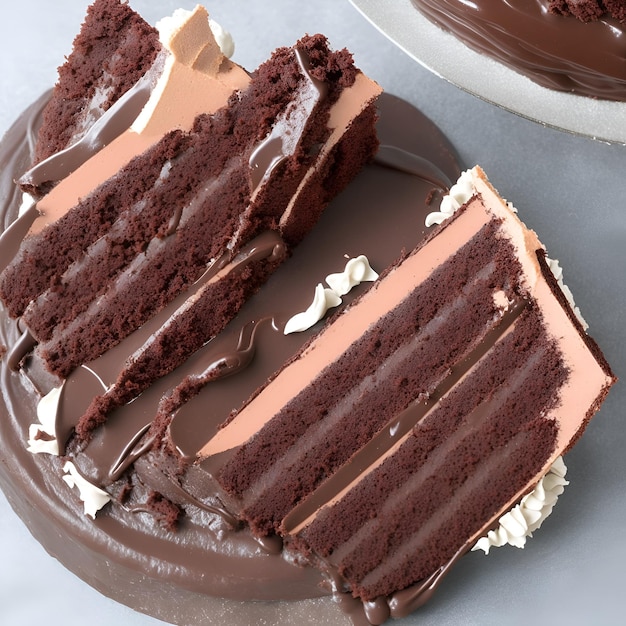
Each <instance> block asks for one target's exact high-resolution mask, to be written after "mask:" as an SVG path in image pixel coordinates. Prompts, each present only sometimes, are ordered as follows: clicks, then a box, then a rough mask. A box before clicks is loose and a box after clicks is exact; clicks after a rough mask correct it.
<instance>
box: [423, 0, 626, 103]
mask: <svg viewBox="0 0 626 626" xmlns="http://www.w3.org/2000/svg"><path fill="white" fill-rule="evenodd" d="M412 2H413V4H414V5H415V6H416V7H417V9H419V11H421V12H422V13H423V14H424V15H426V17H428V18H429V19H430V20H432V21H433V22H434V23H435V24H437V25H438V26H440V27H441V28H443V29H444V30H447V31H450V32H451V33H453V34H454V35H455V36H457V37H458V38H459V39H460V40H461V41H463V42H464V43H465V44H467V45H468V46H470V47H471V48H473V49H475V50H477V51H478V52H480V53H483V54H487V55H489V56H492V57H494V58H495V59H497V60H498V61H500V62H502V63H505V64H506V65H508V66H510V67H512V68H513V69H515V70H516V71H518V72H520V73H522V74H525V75H526V76H528V77H529V78H531V79H532V80H534V81H535V82H537V83H539V84H540V85H543V86H544V87H549V88H551V89H557V90H559V91H567V92H572V93H576V94H580V95H584V96H591V97H594V98H604V99H608V100H625V99H626V37H625V35H626V31H625V29H626V25H625V24H623V23H621V22H619V21H618V20H616V19H614V18H611V17H607V16H604V17H602V18H601V19H599V20H597V21H594V22H589V23H585V22H582V21H580V20H577V19H575V18H574V17H565V16H561V15H554V14H551V13H549V11H548V7H549V5H550V2H549V0H474V1H473V2H470V3H468V2H465V1H464V0H412Z"/></svg>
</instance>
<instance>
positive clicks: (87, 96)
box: [23, 0, 163, 196]
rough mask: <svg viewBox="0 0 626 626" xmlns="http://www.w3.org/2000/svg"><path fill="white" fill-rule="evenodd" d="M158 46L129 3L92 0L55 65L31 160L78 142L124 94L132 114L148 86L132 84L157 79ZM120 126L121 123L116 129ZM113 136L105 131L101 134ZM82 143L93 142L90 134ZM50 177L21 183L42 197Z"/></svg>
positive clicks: (152, 31)
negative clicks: (64, 55) (54, 78)
mask: <svg viewBox="0 0 626 626" xmlns="http://www.w3.org/2000/svg"><path fill="white" fill-rule="evenodd" d="M162 50H163V49H162V46H161V44H160V42H159V35H158V32H157V30H156V29H155V28H154V27H152V26H150V24H148V23H147V22H146V21H145V20H144V19H143V18H142V17H141V16H140V15H139V14H137V13H136V12H135V11H133V10H132V9H131V8H130V7H129V6H128V4H126V3H125V2H121V1H120V0H95V2H94V3H93V4H92V5H91V6H90V7H89V9H88V11H87V15H86V18H85V21H84V23H83V25H82V28H81V31H80V33H79V34H78V35H77V36H76V38H75V39H74V44H73V48H72V52H71V54H70V55H69V56H68V57H67V60H66V61H65V63H64V64H63V65H62V66H61V67H59V80H58V82H57V84H56V86H55V88H54V90H53V92H52V96H51V98H50V101H49V102H48V104H47V106H46V108H45V109H44V112H43V123H42V125H41V128H40V130H39V134H38V137H37V144H36V149H35V156H34V164H38V163H41V162H42V161H44V160H45V159H47V158H48V157H50V156H52V155H53V154H55V153H57V152H61V151H63V150H65V149H67V148H69V147H70V146H72V145H74V144H76V143H78V142H80V141H81V139H83V137H85V135H86V134H87V133H88V131H89V130H90V129H91V128H92V126H93V125H94V123H96V122H97V121H98V119H99V118H100V117H101V116H102V115H103V114H104V113H105V112H106V111H108V110H109V109H111V107H113V106H114V105H115V103H117V102H119V101H120V100H121V99H122V98H123V97H124V96H126V101H127V105H128V106H130V107H131V108H133V110H134V112H135V116H136V115H137V114H138V113H139V111H140V110H141V107H142V106H143V104H144V103H145V101H146V99H147V95H149V90H142V89H141V87H140V88H139V89H137V84H138V83H140V82H142V81H143V82H146V83H148V84H149V83H150V82H151V81H152V82H153V81H155V80H156V78H157V77H158V74H159V72H160V67H157V66H159V65H160V64H159V63H156V64H155V61H156V60H157V58H158V57H159V54H160V53H161V52H162ZM153 65H154V66H155V67H154V68H153ZM151 72H152V73H151ZM146 76H147V78H146ZM133 90H134V93H132V92H133ZM146 91H147V94H146ZM130 121H132V120H130ZM121 130H124V128H123V127H122V128H119V130H118V132H121ZM112 138H113V137H112V136H111V132H109V134H108V135H107V137H106V138H103V139H104V141H107V140H108V141H110V140H111V139H112ZM83 143H85V142H83ZM87 143H93V139H92V140H91V141H90V142H87ZM91 150H93V145H92V146H88V145H83V146H82V150H80V151H77V152H82V153H85V152H87V153H89V152H90V151H91ZM56 180H58V179H56ZM54 182H55V180H53V179H48V180H44V179H39V180H36V179H33V177H31V176H27V177H26V178H25V179H24V180H23V186H24V188H25V189H26V190H28V191H30V192H31V193H33V194H34V195H36V196H41V195H43V194H44V193H45V192H46V191H48V190H49V189H50V188H51V186H52V185H53V184H54Z"/></svg>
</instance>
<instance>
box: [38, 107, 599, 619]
mask: <svg viewBox="0 0 626 626" xmlns="http://www.w3.org/2000/svg"><path fill="white" fill-rule="evenodd" d="M382 108H383V112H384V111H385V108H384V106H383V107H382ZM395 113H396V111H393V110H392V111H391V112H390V115H392V116H393V115H394V114H395ZM429 150H430V148H429ZM391 152H392V154H393V151H391ZM433 152H434V150H433ZM381 155H383V156H385V151H384V150H383V151H381ZM386 156H387V159H386V160H385V162H386V165H387V167H388V166H389V164H390V161H389V155H386ZM428 156H432V155H430V154H429V155H428ZM439 158H440V157H439ZM435 160H437V159H435ZM417 161H418V162H419V160H417ZM420 165H422V164H421V163H420ZM379 167H380V166H372V168H374V169H378V168H379ZM396 167H397V164H396ZM442 167H443V166H442V165H441V161H439V165H438V166H437V167H435V168H430V169H429V170H426V171H424V169H423V165H422V169H420V168H417V176H415V175H413V176H411V175H410V174H409V176H410V177H411V178H415V177H416V178H418V179H420V180H421V183H420V184H422V185H423V183H424V180H423V179H424V178H426V179H428V180H429V181H430V182H427V184H426V185H424V186H425V187H426V188H430V190H431V191H432V187H433V184H432V179H433V176H432V172H433V171H435V172H437V168H442ZM448 167H450V163H448ZM409 169H410V168H409ZM444 169H445V167H444ZM450 169H453V167H450ZM448 171H450V170H448ZM385 174H390V172H387V171H386V170H385ZM403 176H406V174H404V175H403ZM448 176H449V177H450V178H451V179H452V178H453V176H452V174H449V175H448ZM414 182H415V181H414ZM448 184H449V183H448ZM442 186H443V185H441V181H439V185H435V188H437V187H442ZM425 195H426V194H425ZM431 208H432V207H431ZM420 228H421V227H420ZM443 230H444V232H445V228H444V229H443ZM436 240H437V238H436V237H435V238H434V241H436ZM305 241H306V240H305ZM340 245H341V244H340ZM409 245H410V247H413V245H414V244H409ZM400 248H401V246H398V248H397V249H396V254H397V252H398V251H399V250H400ZM370 256H371V257H372V259H373V264H374V265H375V266H376V265H378V267H379V268H381V269H384V267H386V265H385V263H386V262H382V263H379V264H377V263H376V262H375V260H376V252H373V253H372V255H370ZM392 260H393V259H392ZM381 265H382V267H381ZM337 269H339V268H337ZM494 301H495V302H500V306H504V305H503V302H502V301H501V300H500V301H498V300H497V299H496V300H494ZM505 308H506V307H505ZM294 309H296V308H295V307H294ZM296 310H297V309H296ZM244 351H245V350H244ZM209 352H210V351H209ZM208 365H209V366H211V365H212V363H211V362H209V363H208ZM214 371H215V368H213V369H211V367H209V368H208V369H205V370H202V372H203V374H204V373H205V372H206V375H207V380H210V379H211V377H212V372H214ZM607 376H608V378H607V379H606V383H607V384H608V383H609V382H610V378H611V377H610V375H608V374H607ZM233 380H236V378H234V379H233ZM209 384H210V383H209ZM207 389H209V386H208V385H207ZM202 393H203V392H201V393H200V395H198V398H201V397H202ZM118 421H119V420H118ZM109 425H111V426H112V429H113V430H114V429H115V422H113V423H112V424H108V423H107V424H106V425H105V427H104V428H103V429H102V430H100V431H98V430H96V431H95V433H94V441H97V440H98V437H99V436H100V435H102V436H104V438H105V440H106V432H107V431H106V428H107V426H109ZM99 433H100V435H99ZM161 434H162V433H161ZM44 439H45V437H44ZM129 443H130V442H129ZM133 443H134V442H133ZM195 443H197V442H195ZM128 450H129V448H127V449H126V451H128ZM131 452H134V451H131ZM73 454H76V458H77V459H79V458H83V459H87V465H86V466H84V467H82V468H81V469H82V473H83V474H87V475H88V474H89V472H90V470H96V474H97V471H98V468H96V467H95V466H96V465H97V463H95V464H94V465H93V466H92V467H91V468H89V466H88V462H89V459H90V451H89V447H87V448H86V449H85V450H81V449H77V450H76V451H75V452H73ZM82 454H84V457H81V455H82ZM96 456H97V455H96ZM114 456H115V455H114ZM131 456H132V455H131ZM157 456H158V455H157ZM91 458H92V459H93V457H91ZM121 458H122V457H117V459H116V458H113V460H114V461H116V460H119V459H121ZM137 458H138V457H137ZM146 458H147V457H146ZM96 460H98V459H96ZM140 463H141V461H140ZM79 464H80V463H79ZM122 465H123V464H122ZM126 467H128V466H126ZM126 467H120V466H119V465H117V466H115V467H113V469H114V470H115V471H116V472H117V471H118V470H120V469H122V471H124V470H125V469H126ZM163 467H164V468H165V469H166V470H167V469H168V468H167V459H166V462H165V465H164V466H163ZM105 469H106V468H105ZM141 471H143V472H144V476H145V477H146V482H145V484H149V483H150V480H154V481H157V482H158V481H160V480H162V479H161V478H159V476H158V475H154V474H153V475H151V470H150V462H148V463H147V464H145V465H144V466H143V467H142V470H141ZM177 471H178V470H176V469H175V468H174V474H176V472H177ZM114 473H115V472H114ZM166 473H167V472H166ZM96 474H94V476H95V475H96ZM139 475H140V476H141V472H140V473H139ZM188 477H189V480H191V481H192V482H193V481H194V480H195V478H196V475H195V474H194V472H193V471H190V472H189V473H188ZM111 478H113V480H114V482H115V481H116V480H117V479H118V478H119V474H118V475H116V476H113V477H111ZM94 482H96V481H94ZM163 484H164V487H165V488H164V489H163V491H166V489H167V485H166V484H165V483H163ZM131 487H132V488H135V487H136V485H131ZM109 488H110V485H109ZM170 489H171V487H170ZM138 491H139V490H138ZM117 495H119V494H117ZM139 495H141V494H139ZM193 495H194V497H196V498H197V500H196V501H195V503H192V504H191V506H192V507H193V506H196V507H198V508H200V509H202V508H203V507H202V506H200V505H199V502H202V500H200V499H201V498H202V497H203V495H204V494H202V488H201V489H200V493H198V494H195V493H194V494H193ZM134 496H135V494H133V497H134ZM163 496H165V497H163ZM125 497H126V496H125ZM150 497H151V498H152V499H151V506H152V507H153V508H152V511H153V513H154V512H155V511H159V509H161V510H163V511H165V512H166V513H167V512H168V511H171V510H172V509H171V508H169V509H168V504H167V502H168V501H169V502H170V503H174V504H175V503H176V500H177V499H178V498H179V497H180V494H176V493H169V494H164V493H160V494H159V495H158V496H157V495H155V496H150ZM185 497H187V496H185ZM183 499H184V498H183ZM131 501H132V500H131ZM187 504H189V502H187ZM204 504H205V510H204V513H203V512H202V511H201V512H200V518H201V519H204V517H206V516H207V515H208V517H209V519H210V518H211V515H212V514H213V513H215V510H214V509H215V506H214V503H213V504H211V503H210V502H209V507H207V506H206V503H204ZM105 506H108V507H109V508H110V507H111V505H105ZM210 507H214V508H213V510H211V508H210ZM79 508H80V507H79ZM148 508H149V507H148ZM77 510H78V509H77ZM104 510H105V511H106V509H104ZM135 511H136V514H139V516H142V515H144V514H146V513H147V511H146V510H144V511H141V510H140V509H139V508H137V509H135ZM94 514H95V515H96V519H98V518H100V519H101V516H102V515H103V514H105V513H100V514H98V513H94ZM203 515H204V517H203ZM157 517H158V516H157ZM166 517H167V516H166ZM205 521H206V520H205ZM210 523H215V522H214V521H213V522H209V524H210ZM155 532H157V533H158V532H159V531H158V530H157V531H155ZM144 610H145V609H144ZM373 619H374V618H373ZM376 619H380V618H376Z"/></svg>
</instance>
